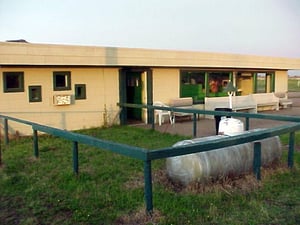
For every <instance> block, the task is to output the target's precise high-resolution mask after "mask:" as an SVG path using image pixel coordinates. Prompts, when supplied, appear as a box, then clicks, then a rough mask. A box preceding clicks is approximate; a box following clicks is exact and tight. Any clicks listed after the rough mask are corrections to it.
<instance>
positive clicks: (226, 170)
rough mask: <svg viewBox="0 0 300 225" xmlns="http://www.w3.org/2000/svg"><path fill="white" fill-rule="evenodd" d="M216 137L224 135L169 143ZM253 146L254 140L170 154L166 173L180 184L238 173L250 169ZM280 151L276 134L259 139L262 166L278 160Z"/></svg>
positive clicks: (193, 141)
mask: <svg viewBox="0 0 300 225" xmlns="http://www.w3.org/2000/svg"><path fill="white" fill-rule="evenodd" d="M248 132H249V131H248ZM250 132H251V131H250ZM219 138H224V136H221V135H219V136H211V137H204V138H197V139H192V140H184V141H180V142H177V143H176V144H174V145H173V146H182V145H189V144H194V143H197V142H203V141H208V140H215V139H219ZM253 148H254V143H253V142H250V143H245V144H240V145H235V146H230V147H225V148H219V149H216V150H212V151H207V152H199V153H194V154H189V155H183V156H175V157H170V158H167V159H166V167H167V174H168V176H169V177H170V178H171V179H172V180H173V181H176V182H180V183H181V184H183V185H188V184H189V183H191V182H194V181H198V182H203V181H207V180H209V179H217V178H220V177H224V176H229V175H232V176H238V175H241V174H244V173H247V172H250V171H251V170H252V168H253V154H254V153H253V151H254V150H253ZM281 154H282V147H281V142H280V139H279V137H277V136H276V137H271V138H266V139H263V140H261V160H262V162H261V163H262V166H264V165H268V164H270V163H271V162H273V161H274V160H278V159H279V158H280V157H281Z"/></svg>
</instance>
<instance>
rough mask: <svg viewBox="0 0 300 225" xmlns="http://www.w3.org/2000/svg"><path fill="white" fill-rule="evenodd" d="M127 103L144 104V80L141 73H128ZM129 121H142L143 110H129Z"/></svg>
mask: <svg viewBox="0 0 300 225" xmlns="http://www.w3.org/2000/svg"><path fill="white" fill-rule="evenodd" d="M126 102H127V103H133V104H142V78H141V72H131V71H128V72H127V73H126ZM127 119H132V120H141V119H142V109H140V108H128V109H127Z"/></svg>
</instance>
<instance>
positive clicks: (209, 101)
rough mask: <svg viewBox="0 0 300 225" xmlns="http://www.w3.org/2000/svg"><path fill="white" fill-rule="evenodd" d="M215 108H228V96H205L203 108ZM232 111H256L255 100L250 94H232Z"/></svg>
mask: <svg viewBox="0 0 300 225" xmlns="http://www.w3.org/2000/svg"><path fill="white" fill-rule="evenodd" d="M216 108H229V97H205V110H212V111H213V110H215V109H216ZM232 111H234V112H237V111H246V112H250V113H256V112H257V106H256V102H255V100H254V99H253V97H252V96H251V95H242V96H232ZM208 117H212V116H211V115H208Z"/></svg>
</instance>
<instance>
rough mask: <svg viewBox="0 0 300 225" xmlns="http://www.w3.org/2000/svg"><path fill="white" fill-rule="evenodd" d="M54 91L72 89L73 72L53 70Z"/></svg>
mask: <svg viewBox="0 0 300 225" xmlns="http://www.w3.org/2000/svg"><path fill="white" fill-rule="evenodd" d="M53 89H54V91H64V90H71V72H70V71H62V72H53Z"/></svg>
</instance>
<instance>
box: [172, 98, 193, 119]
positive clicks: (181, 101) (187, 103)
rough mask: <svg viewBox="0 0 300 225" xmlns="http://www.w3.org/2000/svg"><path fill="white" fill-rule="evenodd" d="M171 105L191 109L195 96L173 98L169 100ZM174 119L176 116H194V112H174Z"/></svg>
mask: <svg viewBox="0 0 300 225" xmlns="http://www.w3.org/2000/svg"><path fill="white" fill-rule="evenodd" d="M169 106H170V107H176V108H182V109H191V108H193V98H191V97H186V98H173V99H170V102H169ZM173 115H174V121H175V118H176V117H190V118H192V116H193V114H191V113H184V112H174V114H173Z"/></svg>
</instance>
